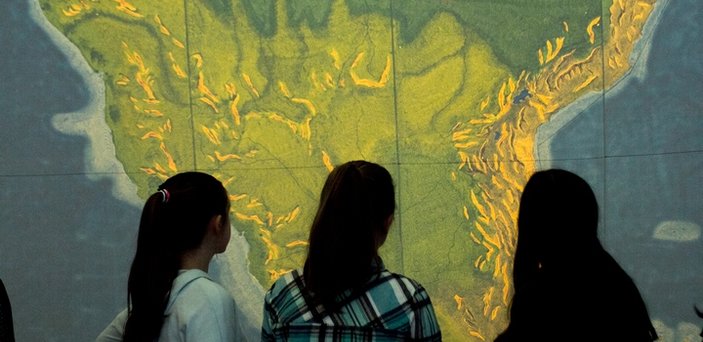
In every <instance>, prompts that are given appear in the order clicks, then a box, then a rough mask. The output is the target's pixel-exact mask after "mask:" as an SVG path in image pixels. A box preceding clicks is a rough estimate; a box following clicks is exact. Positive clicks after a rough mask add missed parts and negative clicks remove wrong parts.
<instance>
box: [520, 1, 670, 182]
mask: <svg viewBox="0 0 703 342" xmlns="http://www.w3.org/2000/svg"><path fill="white" fill-rule="evenodd" d="M669 1H670V0H658V1H657V2H655V3H654V9H653V10H652V12H651V14H650V17H649V18H648V20H647V22H646V23H645V24H644V27H643V28H642V36H641V37H640V38H639V39H638V40H637V41H636V42H635V45H634V47H633V49H632V53H631V54H630V56H629V57H628V62H629V63H630V68H629V69H628V70H627V71H626V72H625V74H624V75H623V76H622V77H621V78H620V79H618V80H616V81H615V82H614V83H613V84H612V85H611V86H610V88H609V89H604V90H603V92H602V93H601V92H591V93H588V94H586V95H584V96H582V97H580V98H578V99H577V100H575V101H574V102H572V103H570V104H569V105H567V106H566V107H564V108H562V109H560V110H559V111H557V112H556V113H554V115H552V117H551V119H550V120H549V121H548V122H547V123H545V124H544V125H542V126H541V127H539V128H538V129H537V134H536V135H535V150H534V156H535V160H536V164H537V168H538V169H548V168H550V167H551V166H552V158H553V156H552V152H551V144H552V139H553V138H554V137H555V136H556V134H557V133H558V132H559V130H561V129H562V128H563V127H564V126H566V125H568V124H569V123H570V122H571V121H572V120H574V119H575V118H576V117H577V116H578V115H579V114H581V113H583V112H584V111H585V110H586V109H588V108H589V107H590V106H591V105H592V104H594V103H595V102H596V101H598V100H599V99H601V96H604V97H605V98H609V97H612V96H615V95H617V94H618V93H619V92H620V91H622V89H624V88H625V87H626V86H627V85H628V84H629V83H630V82H632V80H633V79H637V80H640V81H641V80H643V79H644V78H645V77H646V75H647V60H648V58H649V55H650V50H651V39H652V35H653V34H654V32H655V30H656V27H657V26H658V24H659V22H660V21H661V18H662V13H663V12H664V9H665V8H666V7H667V5H668V4H669ZM601 157H602V158H605V157H606V156H601Z"/></svg>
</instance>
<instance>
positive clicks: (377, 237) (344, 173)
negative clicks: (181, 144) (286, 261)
mask: <svg viewBox="0 0 703 342" xmlns="http://www.w3.org/2000/svg"><path fill="white" fill-rule="evenodd" d="M394 211H395V193H394V190H393V180H392V178H391V175H390V174H389V173H388V171H387V170H386V169H384V168H383V167H382V166H380V165H378V164H374V163H370V162H367V161H361V160H359V161H350V162H347V163H344V164H342V165H340V166H338V167H336V168H335V169H334V170H332V172H331V173H330V174H329V176H328V177H327V181H326V182H325V185H324V187H323V189H322V193H321V195H320V206H319V208H318V210H317V214H316V215H315V219H314V221H313V224H312V227H311V229H310V238H309V246H308V256H307V260H306V261H305V268H304V276H305V281H306V284H307V286H308V288H309V289H310V290H311V292H312V293H313V294H314V297H315V300H316V301H317V302H318V303H323V304H326V306H328V307H329V306H330V305H331V304H332V302H333V301H334V297H335V296H336V295H338V294H340V293H342V292H343V291H345V290H347V289H355V288H358V287H359V286H361V285H363V284H364V283H365V282H366V281H367V280H368V279H369V278H370V277H371V275H372V274H373V273H374V272H377V270H375V269H374V267H373V266H374V264H375V263H376V262H380V259H379V257H378V248H379V247H380V246H381V245H382V244H383V243H384V241H385V240H386V236H387V235H388V228H389V227H390V224H391V222H392V219H393V212H394Z"/></svg>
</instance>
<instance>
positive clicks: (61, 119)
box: [28, 0, 265, 340]
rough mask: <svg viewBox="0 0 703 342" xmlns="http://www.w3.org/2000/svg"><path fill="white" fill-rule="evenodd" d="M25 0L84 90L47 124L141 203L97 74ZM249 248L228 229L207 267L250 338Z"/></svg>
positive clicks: (255, 314)
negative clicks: (225, 242) (78, 102)
mask: <svg viewBox="0 0 703 342" xmlns="http://www.w3.org/2000/svg"><path fill="white" fill-rule="evenodd" d="M28 2H29V14H30V17H31V19H32V20H33V21H34V22H35V23H36V24H37V26H39V27H40V28H41V29H42V30H43V31H44V32H46V33H47V35H48V36H49V39H50V40H51V41H52V42H53V43H54V45H55V46H56V47H57V48H58V49H59V50H60V51H61V52H62V53H63V54H64V55H65V56H66V57H67V60H68V62H69V64H70V65H71V67H72V68H73V69H74V70H76V72H77V73H78V74H80V75H81V76H82V78H83V80H84V81H85V83H86V88H87V91H88V94H89V96H88V97H89V102H88V104H86V105H85V106H84V107H83V108H81V109H80V110H77V111H74V112H70V113H56V114H54V116H53V117H52V125H53V127H54V128H55V129H56V130H57V131H59V132H61V133H63V134H67V135H79V136H84V137H86V138H87V145H88V146H87V147H86V149H85V151H84V162H85V166H86V171H87V172H86V174H85V176H86V177H87V178H89V179H91V180H98V179H101V178H109V179H111V180H113V187H112V195H113V196H114V197H115V198H116V199H118V200H121V201H124V202H126V203H129V204H130V205H133V206H135V207H136V208H141V206H142V205H143V203H144V202H143V200H142V199H141V198H139V196H137V186H136V184H134V183H133V182H132V181H131V180H130V179H129V177H128V176H127V173H126V171H125V170H124V166H123V165H122V163H121V162H120V161H119V160H118V159H117V154H116V151H115V146H114V142H113V139H112V132H111V130H110V128H109V126H108V125H107V122H106V121H105V117H104V115H103V113H105V101H106V99H105V82H104V79H103V77H102V75H100V74H99V73H97V72H95V71H93V69H92V68H91V67H90V65H88V62H87V61H86V60H85V59H84V58H83V55H82V54H81V52H80V50H79V49H78V47H77V46H76V45H74V44H73V43H72V42H71V41H69V40H68V38H67V37H66V36H64V35H63V34H62V33H61V32H60V31H59V30H58V29H57V28H56V27H54V25H52V24H51V23H50V22H49V21H48V19H46V17H45V16H44V14H43V12H42V10H41V6H40V5H39V0H29V1H28ZM232 229H233V230H234V229H235V228H234V227H232ZM235 231H236V230H235ZM249 248H250V247H249V243H248V242H247V240H246V238H245V237H244V235H243V234H242V233H239V234H233V235H232V239H231V240H230V244H229V247H228V248H227V252H226V253H225V254H223V255H220V256H217V257H216V258H214V259H213V261H212V263H211V266H212V267H211V272H210V273H211V274H212V275H213V278H215V279H216V280H217V281H218V282H219V283H220V284H222V285H223V286H224V287H225V288H226V289H227V290H229V291H230V293H232V294H233V296H234V297H235V298H236V300H237V307H238V309H239V310H240V311H241V312H242V313H243V315H242V317H240V324H241V326H242V330H243V331H244V332H245V334H246V335H248V336H249V337H250V338H252V340H256V339H258V337H259V333H260V331H259V329H260V326H261V317H262V311H261V310H262V309H261V308H262V307H263V296H264V292H265V291H264V289H263V287H262V286H261V284H259V282H258V281H257V280H256V279H255V278H254V276H253V275H251V273H249V260H248V258H247V254H248V252H249Z"/></svg>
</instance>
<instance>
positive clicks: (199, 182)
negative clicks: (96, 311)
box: [97, 172, 242, 342]
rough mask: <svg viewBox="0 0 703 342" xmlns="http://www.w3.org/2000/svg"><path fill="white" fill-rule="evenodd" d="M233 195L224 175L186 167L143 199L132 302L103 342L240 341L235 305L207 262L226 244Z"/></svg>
mask: <svg viewBox="0 0 703 342" xmlns="http://www.w3.org/2000/svg"><path fill="white" fill-rule="evenodd" d="M230 229H231V228H230V224H229V198H228V195H227V191H226V190H225V188H224V187H223V186H222V183H220V182H219V181H218V180H217V179H215V178H214V177H212V176H210V175H208V174H205V173H200V172H185V173H180V174H177V175H175V176H173V177H171V178H169V179H167V180H166V181H165V182H164V183H163V184H162V185H161V186H160V187H159V189H158V191H156V192H155V193H153V194H152V195H151V196H150V197H149V198H148V199H147V201H146V204H144V209H143V211H142V217H141V221H140V223H139V233H138V237H137V251H136V254H135V256H134V261H133V262H132V267H131V269H130V273H129V281H128V307H127V309H126V310H124V311H123V312H121V313H120V314H119V315H117V317H116V318H115V320H114V321H113V322H112V323H111V324H110V325H109V326H108V327H107V328H106V329H105V330H104V331H103V332H102V334H100V336H98V338H97V341H125V342H133V341H134V342H136V341H139V342H141V341H148V342H152V341H239V340H241V338H242V336H241V333H240V330H239V328H238V327H237V326H236V305H235V303H234V300H233V299H232V297H231V296H230V295H229V293H228V292H227V291H226V290H225V289H224V288H222V286H220V285H219V284H217V283H215V282H214V281H212V280H211V279H210V278H209V276H208V274H207V271H208V265H209V263H210V260H211V259H212V257H213V256H214V255H215V254H218V253H222V252H224V251H225V249H226V248H227V244H228V242H229V239H230V235H231V230H230Z"/></svg>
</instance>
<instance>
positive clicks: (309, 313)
mask: <svg viewBox="0 0 703 342" xmlns="http://www.w3.org/2000/svg"><path fill="white" fill-rule="evenodd" d="M356 293H357V295H352V293H351V290H350V291H347V292H345V293H344V294H342V295H341V296H339V297H338V298H337V303H338V304H339V307H340V308H339V309H338V310H336V311H335V312H333V313H327V312H326V311H325V309H324V308H323V307H321V306H318V307H316V308H312V307H311V305H312V304H310V303H311V297H310V293H309V291H308V290H307V288H306V286H305V281H304V279H303V275H302V272H300V271H297V270H296V271H292V272H289V273H286V274H285V275H283V276H281V277H280V278H279V279H278V280H277V281H276V282H275V283H274V284H273V285H272V286H271V289H270V290H269V291H268V292H267V293H266V297H265V299H264V320H263V324H262V328H261V340H262V341H330V342H332V341H334V342H338V341H364V342H370V341H373V342H381V341H408V340H410V341H441V340H442V335H441V332H440V329H439V325H438V324H437V318H436V317H435V313H434V309H433V308H432V302H431V301H430V298H429V296H428V295H427V292H426V291H425V289H424V288H423V287H422V285H420V284H419V283H417V282H416V281H414V280H412V279H410V278H407V277H404V276H402V275H399V274H395V273H391V272H388V271H387V270H386V269H384V268H383V267H381V271H380V273H378V274H377V275H376V276H374V277H372V279H371V280H369V281H368V282H367V283H366V284H365V286H364V288H363V289H362V291H359V292H356Z"/></svg>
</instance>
